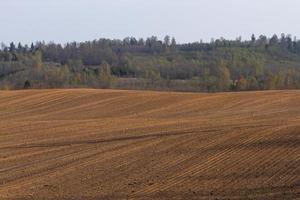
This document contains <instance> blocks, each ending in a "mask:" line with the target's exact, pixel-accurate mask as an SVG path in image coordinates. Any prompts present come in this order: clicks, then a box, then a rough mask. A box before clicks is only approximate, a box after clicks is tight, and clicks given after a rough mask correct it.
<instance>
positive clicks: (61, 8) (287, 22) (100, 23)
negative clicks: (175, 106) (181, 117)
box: [0, 0, 300, 43]
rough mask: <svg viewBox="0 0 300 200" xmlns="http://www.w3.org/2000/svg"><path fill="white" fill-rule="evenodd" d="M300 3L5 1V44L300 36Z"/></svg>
mask: <svg viewBox="0 0 300 200" xmlns="http://www.w3.org/2000/svg"><path fill="white" fill-rule="evenodd" d="M299 9H300V0H284V1H283V0H0V19H1V21H0V25H1V28H0V41H3V42H5V43H8V42H10V41H14V42H17V41H21V42H22V43H30V42H32V41H37V40H44V41H46V42H48V41H55V42H62V43H65V42H67V41H85V40H93V39H98V38H101V37H106V38H111V39H113V38H118V39H122V38H124V37H126V36H135V37H137V38H139V37H144V38H145V37H148V36H152V35H156V36H158V37H159V38H162V37H163V36H164V35H166V34H169V35H171V36H174V37H176V38H177V40H178V41H179V42H193V41H199V40H200V39H203V40H205V41H209V40H210V39H211V38H219V37H221V36H223V37H225V38H229V39H234V38H236V37H237V36H239V35H240V36H242V38H243V39H245V38H247V39H248V38H250V35H251V34H252V33H254V34H256V35H258V34H266V35H268V36H271V35H272V34H273V33H276V34H280V33H282V32H285V33H290V34H292V35H294V36H299V37H300V26H299V23H300V14H299Z"/></svg>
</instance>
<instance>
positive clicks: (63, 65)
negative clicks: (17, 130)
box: [0, 34, 300, 92]
mask: <svg viewBox="0 0 300 200" xmlns="http://www.w3.org/2000/svg"><path fill="white" fill-rule="evenodd" d="M0 87H1V88H2V89H21V88H69V87H93V88H124V89H157V90H177V91H205V92H217V91H244V90H269V89H298V88H299V87H300V41H299V40H297V38H295V37H294V38H293V37H292V36H291V35H285V34H282V35H281V36H277V35H273V36H272V37H267V36H264V35H261V36H259V37H256V36H255V35H252V36H251V37H250V38H249V40H242V38H241V37H238V38H236V39H235V40H226V39H224V38H220V39H212V40H211V42H203V41H198V42H194V43H185V44H178V43H177V42H176V39H175V38H171V37H170V36H165V37H164V38H163V39H162V40H160V39H158V38H157V37H155V36H152V37H149V38H147V39H136V38H134V37H127V38H125V39H123V40H111V39H98V40H93V41H86V42H71V43H67V44H65V45H62V44H57V43H54V42H50V43H45V42H36V43H35V44H33V43H32V44H31V45H22V44H21V43H18V44H14V43H13V42H12V43H10V44H9V45H5V44H3V43H2V44H1V48H0Z"/></svg>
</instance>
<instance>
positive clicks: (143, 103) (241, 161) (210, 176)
mask: <svg viewBox="0 0 300 200" xmlns="http://www.w3.org/2000/svg"><path fill="white" fill-rule="evenodd" d="M0 199H1V200H2V199H4V200H8V199H12V200H15V199H20V200H21V199H22V200H23V199H24V200H32V199H38V200H60V199H65V200H71V199H72V200H73V199H74V200H75V199H76V200H77V199H80V200H85V199H88V200H89V199H93V200H96V199H300V91H268V92H245V93H217V94H192V93H172V92H143V91H118V90H115V91H114V90H89V89H74V90H28V91H1V92H0Z"/></svg>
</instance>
